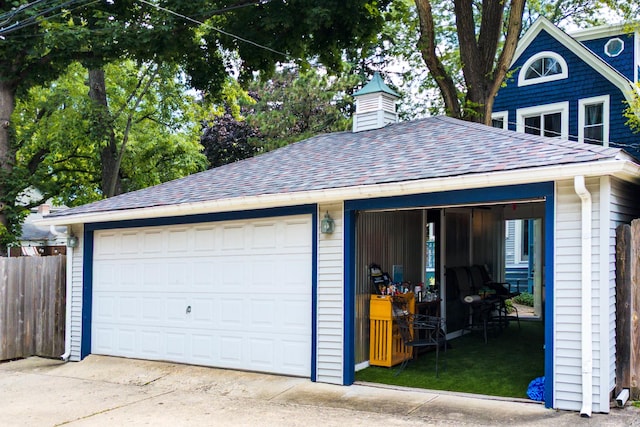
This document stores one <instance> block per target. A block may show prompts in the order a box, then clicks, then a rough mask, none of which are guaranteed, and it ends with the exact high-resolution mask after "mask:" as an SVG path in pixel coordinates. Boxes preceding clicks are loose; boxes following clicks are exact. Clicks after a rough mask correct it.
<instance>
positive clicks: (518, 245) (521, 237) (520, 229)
mask: <svg viewBox="0 0 640 427" xmlns="http://www.w3.org/2000/svg"><path fill="white" fill-rule="evenodd" d="M514 222H515V232H514V244H513V250H514V254H513V259H514V262H515V263H516V264H521V263H525V262H527V261H528V260H529V220H528V219H517V220H514Z"/></svg>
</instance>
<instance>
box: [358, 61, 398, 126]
mask: <svg viewBox="0 0 640 427" xmlns="http://www.w3.org/2000/svg"><path fill="white" fill-rule="evenodd" d="M353 97H354V98H355V100H356V112H355V114H354V115H353V131H354V132H360V131H363V130H371V129H380V128H382V127H384V126H386V125H388V124H389V123H395V122H397V121H398V113H396V101H397V100H398V99H399V98H400V95H398V94H397V93H396V92H394V91H393V90H392V89H391V88H389V86H387V85H386V84H385V82H384V80H382V77H381V76H380V73H378V72H377V71H376V72H375V73H374V75H373V77H372V78H371V81H370V82H369V83H367V84H366V85H365V86H364V87H363V88H362V89H360V90H359V91H357V92H356V93H354V94H353Z"/></svg>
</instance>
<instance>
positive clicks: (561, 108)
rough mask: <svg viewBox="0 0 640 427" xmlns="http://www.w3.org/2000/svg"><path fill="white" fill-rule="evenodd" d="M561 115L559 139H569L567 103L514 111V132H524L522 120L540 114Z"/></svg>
mask: <svg viewBox="0 0 640 427" xmlns="http://www.w3.org/2000/svg"><path fill="white" fill-rule="evenodd" d="M553 113H561V117H562V121H561V126H560V138H562V139H569V101H565V102H556V103H553V104H545V105H536V106H535V107H527V108H518V109H517V110H516V132H521V133H525V132H524V119H525V118H527V117H531V116H539V115H542V114H553Z"/></svg>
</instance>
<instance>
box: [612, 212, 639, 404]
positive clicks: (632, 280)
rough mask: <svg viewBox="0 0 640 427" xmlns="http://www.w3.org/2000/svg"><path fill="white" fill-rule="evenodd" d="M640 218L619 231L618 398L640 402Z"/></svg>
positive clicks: (617, 310)
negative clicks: (624, 395)
mask: <svg viewBox="0 0 640 427" xmlns="http://www.w3.org/2000/svg"><path fill="white" fill-rule="evenodd" d="M639 316H640V219H634V220H633V221H631V225H621V226H619V227H618V228H617V229H616V395H617V394H618V393H620V392H621V391H622V389H624V388H628V389H629V392H630V395H631V398H632V399H634V400H638V399H640V318H639Z"/></svg>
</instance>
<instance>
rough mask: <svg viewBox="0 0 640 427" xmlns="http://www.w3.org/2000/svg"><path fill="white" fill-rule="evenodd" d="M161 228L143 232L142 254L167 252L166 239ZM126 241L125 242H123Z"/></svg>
mask: <svg viewBox="0 0 640 427" xmlns="http://www.w3.org/2000/svg"><path fill="white" fill-rule="evenodd" d="M162 234H163V233H162V232H161V231H159V230H154V231H145V232H144V233H142V254H143V255H155V254H160V253H163V252H165V246H164V241H163V240H164V239H163V236H162ZM123 243H124V242H123Z"/></svg>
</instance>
